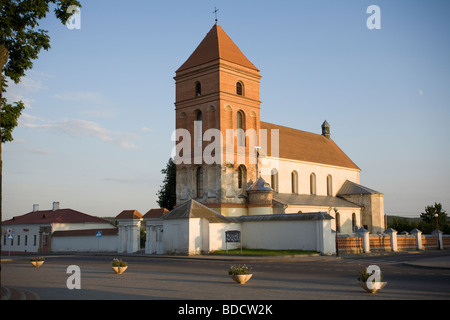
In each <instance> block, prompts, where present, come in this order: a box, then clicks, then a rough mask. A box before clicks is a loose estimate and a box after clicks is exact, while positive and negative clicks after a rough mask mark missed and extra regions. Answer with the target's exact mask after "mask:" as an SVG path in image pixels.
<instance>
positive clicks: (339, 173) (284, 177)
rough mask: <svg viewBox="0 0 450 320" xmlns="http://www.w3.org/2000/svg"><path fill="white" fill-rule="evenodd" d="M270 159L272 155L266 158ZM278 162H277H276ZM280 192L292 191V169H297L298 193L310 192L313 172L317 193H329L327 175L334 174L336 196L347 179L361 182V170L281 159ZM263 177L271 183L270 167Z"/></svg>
mask: <svg viewBox="0 0 450 320" xmlns="http://www.w3.org/2000/svg"><path fill="white" fill-rule="evenodd" d="M266 159H267V160H266V161H268V160H270V159H271V157H268V158H266ZM274 163H276V162H274ZM277 170H278V188H279V189H278V192H279V193H292V183H291V181H292V177H291V174H292V171H294V170H295V171H297V174H298V189H297V190H298V191H297V193H298V194H310V193H311V189H310V176H311V173H314V174H315V175H316V194H317V195H322V196H326V195H327V176H328V175H331V176H332V196H336V194H337V192H338V191H339V189H340V188H341V186H342V185H343V184H344V182H345V181H346V180H349V181H352V182H355V183H358V184H359V175H360V171H359V170H356V169H350V168H343V167H336V166H331V165H325V164H317V163H310V162H303V161H297V160H290V159H279V162H278V168H277ZM262 172H263V174H262V177H263V178H264V180H266V181H267V182H268V183H271V181H272V179H271V175H270V174H264V173H270V169H269V170H267V168H265V169H264V170H263V171H262Z"/></svg>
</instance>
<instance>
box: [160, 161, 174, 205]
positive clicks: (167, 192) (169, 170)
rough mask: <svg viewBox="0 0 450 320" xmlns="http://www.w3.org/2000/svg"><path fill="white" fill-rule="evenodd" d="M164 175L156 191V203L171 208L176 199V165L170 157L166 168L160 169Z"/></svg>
mask: <svg viewBox="0 0 450 320" xmlns="http://www.w3.org/2000/svg"><path fill="white" fill-rule="evenodd" d="M161 173H163V174H164V175H165V177H164V181H163V185H162V186H161V189H160V190H159V191H158V193H157V196H158V201H157V202H158V205H159V206H160V207H161V208H166V209H167V210H169V211H170V210H172V209H173V207H174V206H175V204H176V202H177V199H176V165H175V162H173V160H172V158H170V159H169V161H168V162H167V165H166V168H165V169H162V170H161Z"/></svg>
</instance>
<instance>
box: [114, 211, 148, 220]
mask: <svg viewBox="0 0 450 320" xmlns="http://www.w3.org/2000/svg"><path fill="white" fill-rule="evenodd" d="M141 218H142V214H141V213H140V212H139V211H137V210H124V211H122V212H121V213H119V215H118V216H117V217H116V219H141Z"/></svg>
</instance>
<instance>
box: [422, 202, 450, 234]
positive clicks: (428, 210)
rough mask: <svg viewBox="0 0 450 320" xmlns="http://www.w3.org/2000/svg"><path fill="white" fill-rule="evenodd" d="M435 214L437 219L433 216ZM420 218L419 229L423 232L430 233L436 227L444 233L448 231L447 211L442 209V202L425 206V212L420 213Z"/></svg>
mask: <svg viewBox="0 0 450 320" xmlns="http://www.w3.org/2000/svg"><path fill="white" fill-rule="evenodd" d="M436 214H437V215H438V217H437V219H436V217H435V215H436ZM420 218H421V219H422V223H421V226H422V229H420V230H421V231H422V232H424V233H431V232H432V231H433V230H436V228H437V227H439V230H441V231H443V232H444V233H447V232H448V231H450V230H449V229H450V228H449V226H448V217H447V213H446V212H445V210H443V209H442V204H440V203H435V204H434V206H426V207H425V212H422V213H421V214H420Z"/></svg>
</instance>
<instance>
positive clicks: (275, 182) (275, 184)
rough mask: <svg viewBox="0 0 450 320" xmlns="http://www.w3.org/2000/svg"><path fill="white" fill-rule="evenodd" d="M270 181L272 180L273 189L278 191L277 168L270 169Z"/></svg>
mask: <svg viewBox="0 0 450 320" xmlns="http://www.w3.org/2000/svg"><path fill="white" fill-rule="evenodd" d="M271 182H272V189H273V191H274V192H278V170H277V169H272V176H271Z"/></svg>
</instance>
